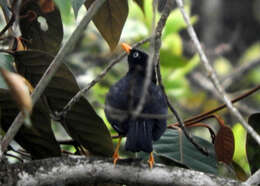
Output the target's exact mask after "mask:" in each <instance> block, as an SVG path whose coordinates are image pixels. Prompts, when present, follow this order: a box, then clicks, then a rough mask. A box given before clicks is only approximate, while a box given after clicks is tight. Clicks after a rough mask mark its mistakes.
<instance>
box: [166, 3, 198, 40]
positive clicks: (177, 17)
mask: <svg viewBox="0 0 260 186" xmlns="http://www.w3.org/2000/svg"><path fill="white" fill-rule="evenodd" d="M184 8H185V10H186V12H187V13H188V14H190V7H189V6H185V7H184ZM197 19H198V18H197V17H196V16H192V17H191V24H194V23H196V21H197ZM184 28H187V24H186V23H185V21H184V20H183V17H182V14H181V12H180V10H179V9H178V8H176V9H175V10H174V11H172V13H171V14H170V16H169V17H168V19H167V22H166V26H165V27H164V32H163V37H165V36H167V35H169V34H173V33H178V32H179V31H181V30H182V29H184Z"/></svg>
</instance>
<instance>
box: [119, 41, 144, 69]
mask: <svg viewBox="0 0 260 186" xmlns="http://www.w3.org/2000/svg"><path fill="white" fill-rule="evenodd" d="M121 46H122V48H123V49H124V50H125V51H126V52H127V53H128V64H129V69H130V70H138V71H142V72H145V69H146V66H147V61H148V55H147V54H146V53H145V52H143V51H140V50H137V49H135V48H132V47H131V46H129V45H128V44H126V43H122V44H121Z"/></svg>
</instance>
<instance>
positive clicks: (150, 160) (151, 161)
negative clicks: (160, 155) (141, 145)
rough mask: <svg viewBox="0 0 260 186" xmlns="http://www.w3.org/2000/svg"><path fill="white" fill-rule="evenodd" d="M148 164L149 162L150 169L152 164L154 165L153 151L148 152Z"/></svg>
mask: <svg viewBox="0 0 260 186" xmlns="http://www.w3.org/2000/svg"><path fill="white" fill-rule="evenodd" d="M148 164H149V167H150V168H151V169H152V168H153V165H154V157H153V152H151V153H150V157H149V160H148Z"/></svg>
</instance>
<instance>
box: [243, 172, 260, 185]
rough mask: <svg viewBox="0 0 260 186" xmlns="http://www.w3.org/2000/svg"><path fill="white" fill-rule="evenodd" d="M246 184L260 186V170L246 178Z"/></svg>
mask: <svg viewBox="0 0 260 186" xmlns="http://www.w3.org/2000/svg"><path fill="white" fill-rule="evenodd" d="M246 183H247V184H248V185H251V186H257V185H260V169H258V171H256V172H255V173H254V174H253V175H252V176H251V177H250V178H248V179H247V181H246Z"/></svg>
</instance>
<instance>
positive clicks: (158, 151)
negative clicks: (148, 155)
mask: <svg viewBox="0 0 260 186" xmlns="http://www.w3.org/2000/svg"><path fill="white" fill-rule="evenodd" d="M181 134H182V133H181ZM193 138H194V139H195V141H196V142H197V143H199V144H200V145H202V146H203V147H205V148H206V149H207V151H208V152H209V156H205V155H203V154H202V153H201V152H199V151H198V150H197V149H196V148H195V147H194V146H193V145H192V144H191V142H190V141H189V140H188V139H187V138H186V137H185V135H184V134H182V135H181V137H180V134H179V132H178V131H177V130H172V129H167V130H166V132H165V133H164V135H163V136H162V137H161V138H160V140H158V141H156V142H154V145H153V149H154V152H155V155H156V156H157V157H159V158H160V157H163V158H164V159H165V158H167V159H168V160H171V161H172V163H174V164H176V163H177V164H181V165H182V166H186V167H188V168H191V169H194V170H198V171H202V172H207V173H213V174H217V161H216V157H215V150H214V146H213V145H212V144H211V143H210V142H208V141H206V140H204V139H202V138H199V137H196V136H194V137H193Z"/></svg>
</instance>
